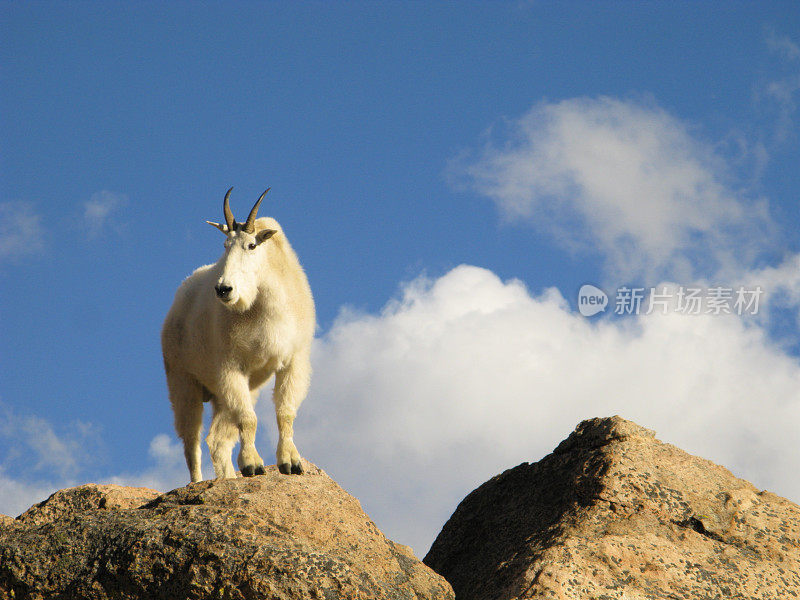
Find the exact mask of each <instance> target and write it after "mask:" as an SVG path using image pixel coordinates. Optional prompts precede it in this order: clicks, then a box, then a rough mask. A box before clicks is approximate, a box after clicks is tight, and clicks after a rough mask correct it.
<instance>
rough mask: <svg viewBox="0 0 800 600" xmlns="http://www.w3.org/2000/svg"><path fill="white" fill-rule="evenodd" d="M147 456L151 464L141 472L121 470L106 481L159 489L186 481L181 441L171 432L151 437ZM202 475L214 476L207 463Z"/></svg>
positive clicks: (208, 477)
mask: <svg viewBox="0 0 800 600" xmlns="http://www.w3.org/2000/svg"><path fill="white" fill-rule="evenodd" d="M147 453H148V456H149V457H150V459H151V461H152V463H153V464H152V465H151V466H150V467H148V468H147V469H145V470H144V471H142V472H140V473H123V474H120V475H115V476H113V477H110V478H109V479H108V480H107V481H106V482H105V483H116V484H117V485H128V486H133V487H147V488H152V489H155V490H160V491H167V490H172V489H175V488H178V487H181V486H184V485H186V484H187V483H188V482H189V471H188V470H187V468H186V463H185V461H184V458H183V443H182V442H181V441H180V440H178V439H176V438H175V437H174V436H173V435H167V434H165V433H160V434H158V435H157V436H155V437H154V438H153V439H152V440H151V441H150V446H149V448H148V452H147ZM203 476H204V477H205V478H206V479H211V478H213V477H214V472H213V469H210V468H209V466H208V460H206V468H205V469H204V472H203Z"/></svg>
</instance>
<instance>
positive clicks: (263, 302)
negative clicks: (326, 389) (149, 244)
mask: <svg viewBox="0 0 800 600" xmlns="http://www.w3.org/2000/svg"><path fill="white" fill-rule="evenodd" d="M232 189H233V188H231V189H230V190H228V192H227V193H226V194H225V200H224V202H223V211H224V214H225V223H224V224H220V223H212V222H211V221H208V223H210V224H211V225H213V226H214V227H216V228H217V229H219V230H220V231H221V232H222V233H224V234H225V236H226V239H225V252H224V253H223V255H222V256H221V257H220V259H219V260H218V261H217V262H216V264H213V265H206V266H204V267H200V268H199V269H197V270H196V271H195V272H194V273H192V275H190V276H189V277H188V278H187V279H186V280H185V281H184V282H183V283H182V284H181V286H180V287H179V288H178V291H177V292H176V294H175V300H174V302H173V304H172V307H171V308H170V310H169V313H168V314H167V318H166V319H165V321H164V327H163V329H162V331H161V346H162V350H163V353H164V369H165V371H166V375H167V387H168V388H169V399H170V402H171V403H172V410H173V412H174V415H175V430H176V431H177V433H178V435H179V436H180V438H181V439H182V440H183V448H184V454H185V456H186V464H187V466H188V467H189V473H190V474H191V478H192V482H195V481H200V480H201V479H202V475H201V472H200V433H201V430H202V428H203V402H204V401H211V405H212V407H213V411H214V415H213V417H212V420H211V427H210V428H209V432H208V436H207V437H206V442H207V443H208V447H209V450H210V451H211V460H212V462H213V463H214V472H215V474H216V476H217V477H218V478H221V477H236V472H235V471H234V469H233V464H232V463H231V452H232V450H233V446H234V444H235V443H236V438H237V436H238V438H239V441H240V444H241V448H240V450H239V457H238V464H239V469H240V470H241V472H242V475H244V476H245V477H251V476H253V475H262V474H264V472H265V471H264V461H263V460H261V457H260V456H259V455H258V452H257V451H256V448H255V443H254V442H255V434H256V413H255V410H254V406H255V403H256V400H257V399H258V393H259V390H260V389H261V388H262V387H263V386H264V384H265V383H267V381H268V380H269V379H270V377H272V376H273V375H274V376H275V389H274V391H273V396H272V399H273V402H274V403H275V415H276V417H277V420H278V436H279V437H278V449H277V453H276V455H277V459H278V467H279V469H280V472H281V473H284V474H287V475H288V474H290V473H291V474H296V475H299V474H301V473H302V472H303V467H302V464H301V462H300V454H299V453H298V452H297V448H296V447H295V445H294V441H293V439H292V438H293V435H294V429H293V424H294V418H295V415H296V414H297V409H298V408H299V407H300V403H301V402H302V401H303V399H304V398H305V396H306V393H307V391H308V386H309V381H310V378H311V363H310V360H309V358H310V352H311V341H312V339H313V337H314V329H315V316H314V300H313V298H312V296H311V288H310V287H309V285H308V279H307V278H306V275H305V273H304V272H303V268H302V267H301V266H300V262H299V261H298V260H297V255H296V254H295V253H294V251H293V250H292V247H291V246H290V245H289V241H288V240H287V239H286V236H285V235H284V234H283V231H282V230H281V227H280V225H278V223H277V221H275V219H272V218H260V219H256V214H257V212H258V206H259V204H261V201H262V200H263V199H264V196H265V195H266V194H267V192H268V191H269V190H267V192H264V193H263V194H262V195H261V197H260V198H259V199H258V201H257V202H256V203H255V206H253V209H252V210H251V211H250V215H249V216H248V217H247V221H245V222H244V223H237V222H236V221H235V220H234V218H233V213H232V212H231V209H230V205H229V199H230V194H231V190H232Z"/></svg>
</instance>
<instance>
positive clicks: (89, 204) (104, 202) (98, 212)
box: [83, 190, 128, 237]
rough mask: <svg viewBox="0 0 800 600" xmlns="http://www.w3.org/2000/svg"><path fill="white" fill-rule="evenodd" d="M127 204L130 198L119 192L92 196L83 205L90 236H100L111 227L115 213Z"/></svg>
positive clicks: (102, 192) (100, 192) (106, 191)
mask: <svg viewBox="0 0 800 600" xmlns="http://www.w3.org/2000/svg"><path fill="white" fill-rule="evenodd" d="M127 202H128V197H127V196H125V195H124V194H119V193H117V192H109V191H108V190H102V191H99V192H95V193H94V194H92V197H91V198H90V199H89V200H87V201H86V202H84V204H83V223H84V226H85V227H86V230H87V231H88V233H89V236H90V237H97V236H99V235H100V234H101V233H102V232H103V230H105V229H106V228H107V227H108V226H109V224H110V222H111V218H112V215H113V213H114V212H116V211H118V210H119V209H120V208H121V207H122V206H124V205H125V204H127Z"/></svg>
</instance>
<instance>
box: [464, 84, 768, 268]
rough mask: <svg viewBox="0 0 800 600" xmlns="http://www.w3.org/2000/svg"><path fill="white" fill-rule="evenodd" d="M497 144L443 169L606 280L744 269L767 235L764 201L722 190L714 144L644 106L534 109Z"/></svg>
mask: <svg viewBox="0 0 800 600" xmlns="http://www.w3.org/2000/svg"><path fill="white" fill-rule="evenodd" d="M499 137H500V138H501V139H500V140H499V141H492V140H490V141H488V142H487V143H486V145H485V147H484V148H483V150H482V151H481V152H480V153H479V154H478V155H477V156H475V155H472V156H470V155H465V156H462V157H460V158H459V159H458V160H455V161H454V162H453V166H452V171H453V172H454V173H455V174H456V176H457V177H461V178H465V179H466V181H467V182H468V184H469V185H471V186H472V187H473V188H474V189H475V190H477V191H478V192H480V193H482V194H484V195H486V196H488V197H489V198H491V199H492V200H493V201H494V202H495V203H496V204H497V206H498V208H499V209H500V210H501V212H502V213H503V214H504V215H505V216H506V217H507V218H508V219H512V220H513V219H521V220H526V221H530V222H531V223H534V224H535V225H536V226H538V227H539V228H540V229H541V230H542V231H547V232H548V233H550V234H552V235H554V236H555V237H556V238H557V239H558V240H559V241H560V242H561V243H563V244H565V245H566V246H568V247H570V248H573V249H577V250H584V251H591V252H600V253H601V254H602V255H604V256H605V257H606V259H607V264H608V268H609V271H610V272H611V273H612V274H614V275H617V276H620V277H630V276H641V275H645V276H648V277H650V278H651V281H652V282H655V280H656V279H658V278H661V277H665V276H668V277H672V278H677V279H683V280H691V279H693V278H695V277H698V276H703V275H709V274H712V273H718V272H720V271H721V270H725V269H730V268H733V267H736V266H737V265H742V264H747V265H749V264H751V263H752V262H753V260H754V259H755V257H756V256H757V255H758V253H760V252H762V251H763V250H764V247H763V246H764V244H763V240H764V239H771V238H772V237H774V233H775V227H774V225H773V223H772V221H771V219H770V217H769V214H768V210H767V206H766V202H765V201H764V200H762V199H747V198H744V197H742V195H741V194H738V193H737V192H736V191H735V190H733V189H732V186H731V184H730V182H729V176H728V173H727V171H726V165H725V162H724V160H722V158H721V157H720V156H718V155H717V153H716V151H715V149H714V148H713V146H711V145H710V144H708V143H705V142H703V141H702V140H700V139H699V138H698V137H697V136H696V135H695V133H694V131H693V130H692V128H691V127H690V126H689V125H688V124H686V123H684V122H682V121H680V120H679V119H677V118H675V117H673V116H672V115H670V114H669V113H667V112H666V111H664V110H663V109H661V108H659V107H658V106H656V105H655V104H653V103H643V102H634V101H624V100H619V99H614V98H608V97H601V98H597V99H590V98H577V99H571V100H564V101H562V102H556V103H541V104H538V105H536V106H534V107H533V108H532V109H531V110H530V111H529V112H528V113H527V114H525V115H524V116H522V117H521V118H520V119H518V120H515V121H511V122H509V124H508V131H507V132H506V133H505V134H504V135H501V136H499Z"/></svg>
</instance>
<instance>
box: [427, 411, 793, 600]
mask: <svg viewBox="0 0 800 600" xmlns="http://www.w3.org/2000/svg"><path fill="white" fill-rule="evenodd" d="M424 562H425V563H426V564H428V565H429V566H431V567H432V568H433V569H434V570H436V571H437V572H438V573H440V574H442V575H444V576H445V577H446V578H447V579H448V581H449V582H450V583H451V584H452V585H453V588H454V589H455V592H456V597H457V598H458V600H471V599H475V600H478V599H480V600H508V599H512V598H513V599H522V598H531V599H534V598H536V599H545V598H547V599H551V598H552V599H560V600H567V599H576V600H577V599H586V600H589V599H592V600H612V599H619V600H644V599H649V600H664V599H672V600H701V599H702V600H712V599H718V600H731V599H748V600H749V599H763V600H777V599H779V598H798V597H800V507H798V506H797V505H795V504H793V503H791V502H789V501H788V500H786V499H784V498H781V497H779V496H776V495H774V494H771V493H769V492H762V491H759V490H757V489H756V488H754V487H753V486H752V485H751V484H750V483H748V482H747V481H744V480H742V479H737V478H736V477H734V476H733V475H732V474H731V473H730V472H729V471H728V470H726V469H725V468H723V467H720V466H718V465H715V464H714V463H711V462H709V461H707V460H704V459H702V458H698V457H695V456H691V455H689V454H687V453H686V452H683V451H682V450H680V449H679V448H676V447H674V446H671V445H669V444H664V443H662V442H660V441H658V440H657V439H655V435H654V433H653V432H652V431H649V430H647V429H644V428H642V427H639V426H638V425H636V424H634V423H631V422H629V421H625V420H624V419H621V418H619V417H612V418H607V419H592V420H589V421H584V422H582V423H581V424H580V425H579V426H578V427H577V429H576V430H575V432H574V433H572V434H571V435H570V436H569V437H568V438H567V439H566V440H565V441H564V442H562V443H561V444H560V445H559V446H558V447H557V448H556V449H555V451H554V452H553V453H552V454H550V455H549V456H546V457H545V458H543V459H542V460H541V461H539V462H537V463H534V464H528V463H523V464H521V465H519V466H517V467H515V468H513V469H510V470H508V471H505V472H504V473H502V474H500V475H497V476H496V477H494V478H492V479H491V480H489V481H487V482H486V483H484V484H483V485H482V486H480V487H479V488H477V489H476V490H475V491H473V492H472V493H471V494H469V495H468V496H467V497H466V498H465V499H464V500H463V501H462V502H461V504H460V505H459V506H458V508H457V510H456V511H455V513H454V514H453V516H452V517H451V518H450V520H449V521H448V522H447V523H446V524H445V526H444V528H443V529H442V531H441V533H440V534H439V536H438V538H437V539H436V541H435V542H434V544H433V546H432V547H431V550H430V552H429V553H428V555H427V556H426V557H425V561H424Z"/></svg>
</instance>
